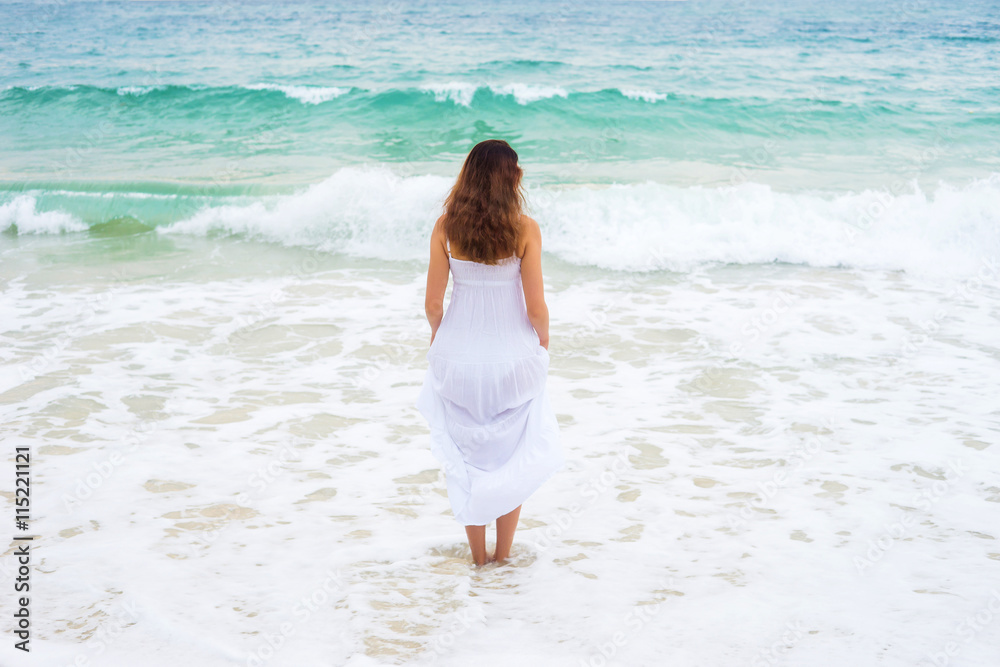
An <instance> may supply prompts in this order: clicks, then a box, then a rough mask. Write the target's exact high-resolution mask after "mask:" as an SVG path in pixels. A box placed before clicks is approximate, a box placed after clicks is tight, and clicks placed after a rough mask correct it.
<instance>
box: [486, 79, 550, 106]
mask: <svg viewBox="0 0 1000 667" xmlns="http://www.w3.org/2000/svg"><path fill="white" fill-rule="evenodd" d="M490 90H492V91H493V93H494V94H496V95H513V96H514V100H515V101H516V102H517V103H518V104H530V103H531V102H537V101H539V100H545V99H549V98H550V97H566V95H567V94H568V93H567V92H566V89H565V88H562V87H560V86H533V85H529V84H526V83H508V84H505V85H502V86H490Z"/></svg>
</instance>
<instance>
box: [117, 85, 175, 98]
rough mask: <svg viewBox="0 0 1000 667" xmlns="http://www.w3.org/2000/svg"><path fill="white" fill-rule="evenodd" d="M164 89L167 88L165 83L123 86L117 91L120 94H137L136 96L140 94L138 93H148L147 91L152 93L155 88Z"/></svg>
mask: <svg viewBox="0 0 1000 667" xmlns="http://www.w3.org/2000/svg"><path fill="white" fill-rule="evenodd" d="M164 89H166V86H164V85H158V86H121V87H120V88H118V90H117V93H118V94H119V95H123V96H124V95H136V96H138V95H146V94H147V93H151V92H153V91H154V90H164Z"/></svg>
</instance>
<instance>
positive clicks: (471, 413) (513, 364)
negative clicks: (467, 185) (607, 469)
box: [417, 243, 564, 526]
mask: <svg viewBox="0 0 1000 667" xmlns="http://www.w3.org/2000/svg"><path fill="white" fill-rule="evenodd" d="M448 252H449V257H448V264H449V266H450V268H451V276H452V279H453V286H452V291H451V301H450V302H449V303H448V310H447V311H446V312H445V314H444V318H443V319H442V320H441V325H440V327H438V331H437V334H436V335H435V336H434V342H433V344H431V347H430V350H429V351H428V352H427V362H428V365H427V373H426V375H425V376H424V382H423V386H422V387H421V390H420V395H419V397H418V399H417V409H418V410H420V412H421V413H422V414H423V415H424V417H425V418H426V419H427V423H428V424H429V425H430V430H431V452H432V453H433V455H434V457H435V458H437V459H438V460H439V461H441V463H442V464H443V467H444V471H445V478H446V480H447V485H448V500H449V501H450V503H451V509H452V513H453V514H454V515H455V520H456V521H458V522H459V523H461V524H462V525H465V526H484V525H486V524H488V523H490V522H491V521H493V520H494V519H496V518H497V517H500V516H503V515H504V514H507V513H508V512H510V511H512V510H514V509H516V508H517V507H518V506H519V505H521V504H522V503H523V502H524V501H525V500H526V499H527V498H528V496H530V495H531V494H532V493H534V492H535V491H536V490H537V489H538V488H539V487H540V486H541V485H542V484H543V483H544V482H545V481H546V480H547V479H549V478H550V477H551V476H552V475H553V474H554V473H555V472H556V471H557V470H559V469H560V468H562V466H563V464H564V458H563V452H562V445H561V443H560V438H559V425H558V423H557V422H556V417H555V413H554V412H553V410H552V406H551V405H550V403H549V395H548V388H547V387H546V375H547V374H548V369H549V353H548V350H546V349H545V348H544V347H542V346H541V345H539V343H538V335H537V334H536V333H535V330H534V328H533V327H532V326H531V320H529V319H528V312H527V309H526V308H525V304H524V292H523V289H522V287H521V259H520V258H519V257H516V256H512V257H510V258H508V259H507V260H501V262H500V263H498V264H495V265H490V264H483V263H480V262H472V261H467V260H461V259H455V258H454V257H451V255H450V253H451V245H450V243H449V245H448Z"/></svg>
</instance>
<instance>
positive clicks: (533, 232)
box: [517, 214, 542, 257]
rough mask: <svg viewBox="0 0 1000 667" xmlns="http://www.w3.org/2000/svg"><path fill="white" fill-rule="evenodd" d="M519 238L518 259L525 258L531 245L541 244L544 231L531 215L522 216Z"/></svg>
mask: <svg viewBox="0 0 1000 667" xmlns="http://www.w3.org/2000/svg"><path fill="white" fill-rule="evenodd" d="M518 238H519V241H518V244H517V245H518V253H517V255H518V257H524V253H525V251H526V250H527V249H528V246H529V245H532V244H535V243H541V240H542V230H541V228H540V227H539V226H538V222H537V221H535V219H534V218H532V217H531V216H530V215H526V214H522V215H521V229H520V230H519V234H518Z"/></svg>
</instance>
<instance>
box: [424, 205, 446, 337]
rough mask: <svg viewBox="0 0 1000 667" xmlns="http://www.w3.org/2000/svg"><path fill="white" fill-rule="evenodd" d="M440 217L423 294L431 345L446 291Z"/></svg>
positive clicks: (442, 232)
mask: <svg viewBox="0 0 1000 667" xmlns="http://www.w3.org/2000/svg"><path fill="white" fill-rule="evenodd" d="M443 220H444V216H443V215H442V216H441V217H440V218H438V219H437V222H435V223H434V231H432V232H431V248H430V250H431V256H430V262H429V263H428V265H427V291H426V292H424V312H425V313H426V314H427V321H428V322H429V323H430V325H431V343H433V342H434V336H436V335H437V330H438V327H439V326H441V320H442V318H443V317H444V293H445V291H446V290H447V289H448V251H447V250H446V247H445V244H446V242H445V238H446V236H445V233H444V225H443V224H442V221H443Z"/></svg>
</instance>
